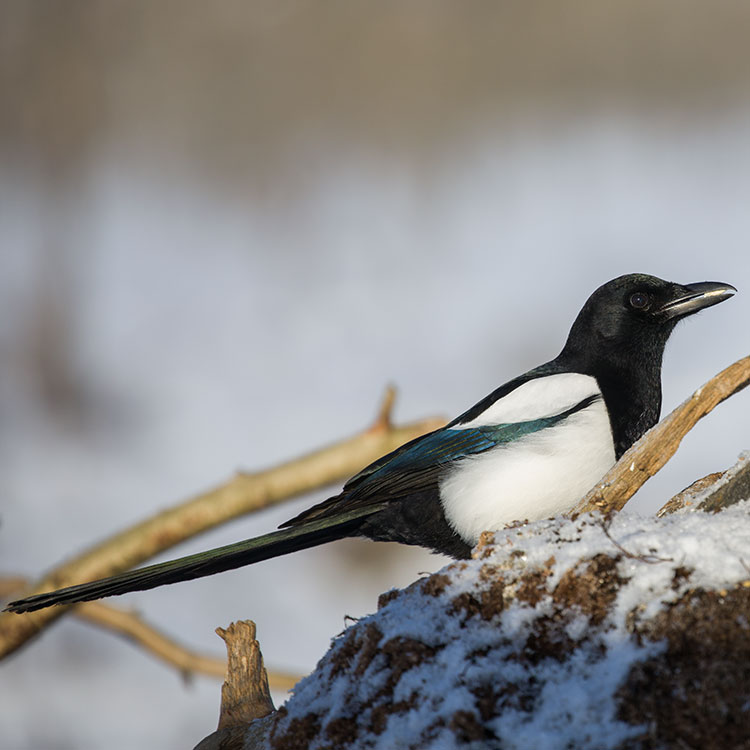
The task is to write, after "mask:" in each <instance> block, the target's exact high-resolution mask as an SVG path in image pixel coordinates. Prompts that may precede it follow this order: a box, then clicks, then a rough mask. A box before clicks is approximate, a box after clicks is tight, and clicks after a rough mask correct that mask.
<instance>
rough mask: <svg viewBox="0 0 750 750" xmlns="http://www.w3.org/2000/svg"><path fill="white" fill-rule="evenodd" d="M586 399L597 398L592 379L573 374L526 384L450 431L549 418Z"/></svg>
mask: <svg viewBox="0 0 750 750" xmlns="http://www.w3.org/2000/svg"><path fill="white" fill-rule="evenodd" d="M589 396H601V391H600V390H599V385H598V383H597V382H596V378H593V377H591V375H581V374H579V373H575V372H564V373H560V374H559V375H548V376H547V377H544V378H536V379H534V380H529V381H528V382H526V383H523V384H522V385H519V386H518V388H516V389H514V390H512V391H511V392H510V393H509V394H508V395H507V396H503V397H502V398H500V399H498V400H497V401H495V403H494V404H492V405H491V406H490V407H488V408H487V409H485V410H484V411H483V412H482V413H481V414H480V415H479V416H478V417H476V418H475V419H472V420H471V422H464V423H462V424H455V425H453V426H452V427H451V429H452V430H465V429H468V428H471V427H484V426H486V425H493V424H510V423H511V422H529V421H531V420H533V419H541V418H542V417H551V416H552V415H554V414H560V413H561V412H564V411H565V410H566V409H570V408H571V406H575V405H576V404H579V403H580V402H581V401H583V400H584V399H585V398H588V397H589Z"/></svg>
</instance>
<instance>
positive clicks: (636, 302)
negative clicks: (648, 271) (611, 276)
mask: <svg viewBox="0 0 750 750" xmlns="http://www.w3.org/2000/svg"><path fill="white" fill-rule="evenodd" d="M650 302H651V299H650V297H649V296H648V294H646V293H645V292H636V293H635V294H631V295H630V306H631V307H632V308H634V309H635V310H645V309H646V308H647V307H648V306H649V304H650Z"/></svg>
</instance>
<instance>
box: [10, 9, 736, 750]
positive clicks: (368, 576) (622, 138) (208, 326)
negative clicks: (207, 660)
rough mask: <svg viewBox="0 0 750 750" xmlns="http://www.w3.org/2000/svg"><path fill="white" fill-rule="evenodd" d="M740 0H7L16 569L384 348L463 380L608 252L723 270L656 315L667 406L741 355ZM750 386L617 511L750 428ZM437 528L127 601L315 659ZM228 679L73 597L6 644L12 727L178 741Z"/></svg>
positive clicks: (644, 263)
mask: <svg viewBox="0 0 750 750" xmlns="http://www.w3.org/2000/svg"><path fill="white" fill-rule="evenodd" d="M749 24H750V6H748V4H747V3H742V2H738V1H734V2H730V1H728V0H718V1H717V2H713V3H703V2H698V0H672V1H666V0H656V1H654V0H631V1H630V2H628V3H613V2H612V3H610V2H602V3H591V2H585V1H584V0H571V1H569V2H567V3H559V2H556V1H555V0H547V1H544V0H526V2H504V3H500V2H480V1H477V2H469V3H465V2H464V3H460V2H448V1H447V0H429V1H428V0H413V1H411V2H390V1H388V0H381V1H379V2H369V3H365V2H351V1H350V0H330V1H324V2H310V1H308V0H254V1H252V2H240V1H239V0H236V1H234V0H222V1H221V2H216V3H201V2H197V1H190V2H188V1H181V2H177V1H174V2H173V1H170V0H157V1H156V2H153V1H147V0H128V1H127V2H126V1H125V0H111V1H110V2H92V1H88V0H68V1H67V2H64V3H53V2H47V1H46V0H3V2H2V4H0V96H1V98H0V102H1V105H0V106H1V108H0V229H1V232H2V234H1V240H0V262H1V265H0V357H1V363H2V372H1V377H0V498H1V500H0V503H1V504H0V513H1V520H2V526H0V572H2V573H4V574H25V575H30V576H35V575H37V574H39V573H41V572H42V571H43V570H45V569H46V568H49V567H50V566H52V565H54V564H56V563H58V562H59V561H60V560H62V559H64V558H66V557H67V556H70V555H72V554H74V553H76V552H78V551H80V550H81V549H82V548H83V547H85V546H87V545H89V544H90V543H91V542H92V541H94V540H97V539H99V538H101V537H103V536H105V535H108V534H110V533H111V532H113V531H114V530H117V529H120V528H121V527H123V526H125V525H127V524H130V523H133V522H135V521H137V520H139V519H141V518H143V517H144V516H147V515H150V514H152V513H153V512H155V511H157V510H158V509H161V508H163V507H166V506H168V505H171V504H173V503H175V502H178V501H180V500H183V499H184V498H186V497H188V496H190V495H192V494H194V493H196V492H198V491H200V490H203V489H206V488H208V487H211V486H213V485H215V484H217V483H220V482H221V481H223V480H224V479H226V478H228V477H229V476H230V475H231V474H232V473H233V472H234V471H235V470H237V469H247V470H252V469H258V468H263V467H266V466H268V465H271V464H274V463H276V462H279V461H281V460H284V459H287V458H291V457H294V456H296V455H298V454H300V453H302V452H305V451H308V450H311V449H313V448H316V447H319V446H321V445H324V444H327V443H329V442H331V441H334V440H337V439H339V438H341V437H344V436H346V435H349V434H352V433H354V432H356V431H358V430H359V429H361V428H362V427H364V426H365V425H366V424H368V423H369V422H370V421H371V419H372V418H373V417H374V414H375V411H376V407H377V404H378V401H379V399H380V397H381V394H382V391H383V388H384V386H385V384H386V383H388V382H393V383H395V384H396V385H397V386H398V387H399V392H400V397H399V402H398V404H397V411H396V419H397V420H398V421H405V420H408V419H414V418H419V417H424V416H428V415H434V414H440V415H445V416H454V415H455V414H456V413H458V412H459V411H461V410H463V409H465V408H467V407H468V406H470V405H471V404H472V403H474V402H475V401H477V400H478V399H479V398H480V397H482V396H484V395H485V394H486V393H488V392H489V391H490V390H492V389H493V388H495V387H496V386H497V385H499V384H501V383H502V382H504V381H505V380H507V379H509V378H510V377H512V376H514V375H516V374H517V373H518V372H520V371H523V370H525V369H527V368H529V367H531V366H533V365H536V364H539V363H540V362H542V361H545V360H547V359H550V358H551V357H553V356H555V355H556V354H557V352H558V351H559V349H560V348H561V346H562V344H563V342H564V339H565V336H566V334H567V331H568V327H569V325H570V323H571V322H572V320H573V318H574V317H575V314H576V313H577V311H578V309H579V308H580V307H581V305H582V303H583V301H584V300H585V298H586V297H587V296H588V294H589V293H590V292H591V291H592V290H593V289H594V288H595V287H597V286H598V285H599V284H601V283H603V282H604V281H607V280H608V279H610V278H612V277H614V276H617V275H619V274H622V273H628V272H633V271H639V272H647V273H653V274H656V275H658V276H662V277H666V278H668V279H672V280H675V281H682V282H691V281H703V280H719V281H727V282H730V283H732V284H734V285H735V286H737V287H738V288H739V290H740V294H739V295H738V297H737V298H735V299H734V300H732V301H731V302H729V303H727V304H726V305H722V306H721V307H719V308H716V309H714V310H711V311H710V312H708V313H706V314H704V315H700V316H698V317H696V318H694V319H691V321H690V322H689V323H688V324H686V325H684V326H681V327H680V329H678V331H677V333H676V334H675V336H674V337H673V339H672V341H671V342H670V346H669V348H668V350H667V354H666V359H665V367H664V388H665V398H664V408H665V411H666V410H670V409H672V408H673V407H674V406H676V405H677V404H678V403H679V402H680V401H682V400H683V399H684V398H685V397H687V396H688V395H689V394H690V393H691V392H692V391H693V389H694V388H696V387H697V386H698V385H700V384H701V383H702V382H704V381H705V380H706V379H707V378H709V377H710V376H711V375H713V374H714V373H715V372H717V371H718V370H719V369H721V368H723V367H724V366H726V365H728V364H730V363H731V362H732V361H734V360H736V359H738V358H739V357H741V356H743V355H746V354H747V353H748V348H749V345H748V324H747V322H748V320H749V319H750V283H748V277H750V253H749V252H748V243H749V240H750V211H749V210H748V207H749V206H750V45H748V43H747V38H748V37H747V31H748V28H750V26H749ZM749 405H750V396H748V394H746V393H745V394H740V395H739V396H737V397H735V398H734V399H733V400H732V401H731V402H730V403H729V404H727V405H725V406H723V407H720V408H719V409H718V410H717V411H716V412H715V413H713V414H712V415H711V416H710V417H709V418H708V419H706V420H704V422H702V423H701V424H700V425H699V426H698V427H697V428H696V429H695V430H694V431H693V433H691V434H690V435H689V436H688V438H687V439H686V440H685V442H684V444H683V447H682V448H681V450H680V452H679V453H678V455H677V456H676V457H675V459H674V460H673V461H672V462H671V463H670V465H669V466H668V467H667V468H666V469H665V470H664V471H663V472H662V473H661V474H660V475H659V476H658V477H657V478H655V479H654V480H652V481H651V482H650V483H649V485H648V486H647V487H646V488H645V489H644V490H643V491H642V492H641V493H640V494H639V496H638V498H636V500H635V501H634V503H633V504H632V505H633V506H634V507H633V510H634V512H643V513H651V512H653V511H654V510H655V508H656V507H657V506H659V505H661V504H662V503H663V502H664V501H665V500H666V499H667V498H668V497H670V496H671V495H672V494H674V493H675V492H676V491H678V490H680V489H682V488H683V487H684V486H685V485H687V484H689V483H690V482H691V481H692V480H693V479H695V478H697V477H699V476H703V475H704V474H706V473H708V472H710V471H715V470H720V469H723V468H726V467H727V466H729V465H731V464H732V463H733V462H734V460H735V458H736V456H737V454H738V453H739V452H740V451H741V450H742V449H745V448H750V436H748V434H747V429H746V425H747V415H748V406H749ZM333 489H334V490H335V488H333ZM327 494H331V493H326V492H321V493H319V494H318V495H316V496H313V497H307V498H305V499H303V500H300V501H299V502H296V503H292V504H288V505H285V506H283V507H280V508H277V509H275V510H273V511H267V512H264V513H262V514H259V515H256V516H253V517H252V518H248V519H245V520H241V521H238V522H235V523H234V524H232V525H231V526H229V527H226V528H223V529H220V530H217V531H215V532H213V533H211V534H207V535H205V536H203V537H201V538H199V539H196V540H193V542H191V543H190V544H185V545H182V546H181V547H180V548H178V549H176V550H172V552H170V554H169V555H168V556H175V554H187V553H189V552H191V551H197V550H199V549H202V548H207V547H208V546H215V545H218V544H224V543H228V542H230V541H235V540H237V539H241V538H244V537H247V536H250V535H254V534H257V533H262V532H264V531H268V530H270V529H273V528H275V526H276V525H277V524H278V523H280V522H281V521H283V520H285V519H286V518H289V517H291V516H292V515H294V514H295V513H297V512H298V511H299V510H300V509H301V508H302V507H304V506H306V505H309V504H311V503H312V502H314V501H317V500H319V499H322V498H323V497H325V496H327ZM444 562H445V560H444V559H441V558H439V557H437V556H431V555H429V554H427V553H424V552H421V551H418V550H409V549H405V548H400V547H394V545H376V544H373V543H367V542H354V541H353V542H341V543H336V544H333V545H328V546H326V547H325V548H322V549H317V550H312V551H308V552H304V553H298V554H296V555H292V556H290V557H286V558H282V559H279V560H275V561H270V562H267V563H264V564H262V565H259V566H256V567H251V568H246V569H243V570H239V571H235V572H232V573H226V574H224V575H222V576H219V577H215V578H209V579H203V580H201V581H196V582H192V583H187V584H182V585H179V586H174V587H168V588H164V589H159V590H156V591H150V592H145V593H141V594H136V595H130V596H129V597H127V599H124V600H120V601H118V602H117V603H118V604H121V605H126V606H129V607H135V608H137V609H138V610H139V611H140V612H142V613H143V614H144V615H145V616H146V618H147V619H148V620H149V621H150V622H153V623H155V624H157V625H158V626H160V627H161V628H163V629H165V630H167V631H168V632H170V633H172V634H173V635H174V636H175V637H177V638H178V639H180V640H181V641H183V642H185V643H186V644H188V645H190V646H192V647H194V648H197V649H201V650H205V651H212V652H214V653H215V654H217V655H221V654H222V653H223V644H222V643H221V642H220V641H219V639H218V638H217V637H216V635H215V634H214V628H216V627H217V626H226V625H227V624H228V623H229V622H230V621H232V620H236V619H241V618H252V619H253V620H255V621H256V622H257V623H258V637H259V639H260V643H261V647H262V650H263V653H264V656H265V660H266V664H267V665H268V666H269V667H270V668H273V667H278V668H284V669H287V670H291V671H296V672H299V673H305V672H307V671H309V670H310V669H311V668H312V667H313V666H314V664H315V662H316V660H317V659H318V658H319V657H320V656H322V654H323V653H324V652H325V650H326V649H327V646H328V643H329V639H330V638H331V637H333V636H335V635H336V634H337V633H339V632H340V631H341V630H342V629H343V628H344V627H345V619H344V618H345V615H350V616H360V615H363V614H365V613H368V612H372V611H374V609H375V607H376V600H377V595H378V594H379V593H380V592H382V591H384V590H386V589H388V588H389V587H392V586H402V585H405V584H407V583H409V582H410V581H412V580H414V579H415V578H416V577H417V576H418V574H419V573H420V572H422V571H432V570H435V569H437V568H439V567H441V566H442V565H443V564H444ZM219 698H220V686H219V682H218V681H214V680H210V679H207V678H202V677H197V678H196V679H195V680H194V681H193V682H192V683H191V684H188V685H184V684H183V683H182V681H181V679H180V677H179V675H178V674H177V673H176V672H175V671H172V670H170V669H168V668H166V667H164V666H162V665H161V664H158V663H156V662H155V661H153V660H152V659H151V658H150V657H149V656H147V655H145V654H143V653H142V652H141V651H139V650H137V649H135V648H133V647H131V646H130V645H128V644H126V643H124V642H122V641H121V640H118V639H117V638H115V637H114V636H112V635H110V634H108V633H104V632H101V631H98V630H95V629H94V628H92V627H90V626H87V625H85V624H82V623H79V622H76V621H74V620H73V619H72V618H67V619H66V620H65V621H61V622H59V623H58V624H56V625H55V626H54V627H53V628H51V629H50V630H49V631H48V632H46V633H45V634H44V635H43V636H42V637H41V638H40V639H38V640H37V641H36V642H34V643H32V644H30V645H29V646H27V647H26V648H25V649H24V650H23V651H22V652H20V653H17V654H15V655H14V656H13V657H12V658H11V659H9V660H8V661H7V662H5V663H3V664H2V665H0V737H2V738H3V739H2V744H3V747H4V748H9V750H10V749H15V748H18V749H24V750H25V749H26V748H29V749H34V750H48V749H50V750H51V749H52V748H55V749H57V748H60V749H61V750H62V749H67V748H71V749H72V748H75V749H76V750H89V749H94V748H96V749H98V748H101V747H108V748H110V749H111V750H118V749H119V748H122V749H123V750H126V749H129V748H133V747H154V748H155V747H159V748H176V749H177V748H188V747H192V746H193V745H194V744H195V743H196V742H198V741H199V740H200V739H201V738H202V737H203V736H205V735H206V734H208V733H210V732H211V731H213V729H214V728H215V724H216V721H217V717H218V706H219ZM278 699H283V696H277V700H278Z"/></svg>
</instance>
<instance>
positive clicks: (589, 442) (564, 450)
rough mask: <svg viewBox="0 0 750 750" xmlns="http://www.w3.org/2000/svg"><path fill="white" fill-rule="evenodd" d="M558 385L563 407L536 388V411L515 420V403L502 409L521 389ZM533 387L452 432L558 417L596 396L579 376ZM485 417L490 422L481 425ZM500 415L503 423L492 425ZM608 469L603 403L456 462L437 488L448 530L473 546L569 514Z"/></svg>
mask: <svg viewBox="0 0 750 750" xmlns="http://www.w3.org/2000/svg"><path fill="white" fill-rule="evenodd" d="M558 378H566V379H568V387H567V388H565V389H563V390H564V391H565V393H566V395H567V398H566V399H564V400H563V399H562V394H561V392H560V390H558V389H557V388H553V389H551V390H550V391H548V394H549V397H547V398H546V400H545V396H544V393H545V392H544V389H543V387H537V389H536V392H537V393H538V394H539V395H540V397H541V398H540V400H543V401H544V405H542V404H540V405H539V406H538V408H536V409H528V408H527V409H526V410H525V411H524V412H523V416H521V415H520V412H519V411H517V409H518V408H520V404H521V401H520V400H517V401H506V400H507V399H510V398H511V396H513V395H514V394H517V393H518V392H519V391H521V390H522V389H524V388H526V386H534V385H535V384H536V383H537V382H539V381H541V382H542V383H543V382H544V381H551V380H557V379H558ZM539 381H532V382H530V383H525V384H524V385H522V386H520V387H519V388H517V389H516V390H515V391H513V392H512V393H510V394H508V396H506V397H505V398H504V399H501V401H502V402H506V404H505V406H504V407H500V408H498V409H495V408H494V407H495V404H493V406H491V407H490V408H489V409H488V410H487V411H485V412H484V413H483V414H481V415H480V416H479V418H478V419H477V420H474V421H473V422H471V423H469V424H464V425H460V427H463V428H466V427H473V426H478V425H484V424H498V423H502V422H509V421H526V420H529V419H534V418H537V419H538V418H539V417H541V416H550V415H551V414H559V413H560V412H562V411H565V410H566V409H568V408H570V407H571V406H574V405H575V404H576V403H580V401H582V400H583V399H584V398H587V397H588V396H591V395H594V394H595V393H599V389H598V387H596V381H595V380H594V378H589V377H588V376H585V375H571V376H568V375H553V376H550V377H549V378H540V379H539ZM589 381H591V382H593V385H594V387H595V388H596V390H594V389H593V388H592V387H591V382H589ZM571 384H572V385H574V386H577V385H580V386H581V388H580V390H578V392H577V393H576V399H575V400H574V401H573V402H572V403H571V400H570V396H571V394H572V393H573V391H574V390H576V389H575V388H571V387H570V385H571ZM540 386H541V383H540ZM584 386H587V388H584ZM534 390H535V389H534V388H526V392H525V393H524V394H523V396H524V400H525V401H526V404H527V406H528V404H529V402H528V400H526V399H525V397H526V396H528V395H530V394H531V393H533V392H534ZM520 395H521V394H519V396H520ZM506 407H507V408H506ZM490 413H492V415H493V419H492V420H488V419H487V418H488V416H489V415H490ZM500 414H502V415H504V416H501V417H500V418H496V415H500ZM511 414H512V415H515V419H514V420H510V419H508V418H507V416H505V415H511ZM485 420H487V421H485ZM458 427H459V426H458V425H456V426H454V427H453V428H452V429H457V428H458ZM614 463H615V452H614V442H613V439H612V429H611V427H610V422H609V415H608V413H607V409H606V407H605V405H604V401H603V400H602V399H598V400H597V401H595V402H594V403H593V404H591V405H590V406H588V407H586V408H585V409H582V410H581V411H579V412H576V413H575V414H572V415H571V416H570V417H568V418H566V419H565V420H563V421H562V422H560V423H558V424H557V425H555V426H553V427H548V428H546V429H544V430H541V431H539V432H537V433H533V434H531V435H527V436H525V437H523V438H521V439H520V440H517V441H515V442H513V443H509V444H506V445H502V446H498V447H497V448H492V449H490V450H488V451H486V452H485V453H481V454H478V455H476V456H469V457H466V458H463V459H461V460H459V461H456V462H455V464H454V466H453V467H452V468H451V469H450V471H449V472H448V473H447V474H446V476H445V478H444V479H443V480H442V481H441V483H440V499H441V500H442V504H443V508H444V511H445V515H446V518H447V519H448V523H450V525H451V526H452V527H453V528H454V529H455V530H456V531H457V532H458V534H459V535H460V536H461V538H462V539H463V540H464V541H466V542H467V543H468V544H471V545H474V544H476V543H477V542H478V541H479V535H480V534H481V533H482V532H483V531H485V530H494V529H501V528H503V526H505V525H506V524H508V523H511V522H513V521H521V520H524V519H528V520H530V521H534V520H537V519H541V518H549V517H550V516H554V515H556V514H558V513H564V512H566V511H569V510H571V509H572V508H573V507H574V506H575V504H576V503H577V502H578V500H580V498H582V497H583V496H584V495H585V494H586V492H588V490H590V489H591V488H592V487H593V486H594V485H595V484H596V483H597V482H598V481H599V480H600V479H601V478H602V477H603V476H604V474H606V473H607V471H608V470H609V469H610V468H611V467H612V466H613V465H614Z"/></svg>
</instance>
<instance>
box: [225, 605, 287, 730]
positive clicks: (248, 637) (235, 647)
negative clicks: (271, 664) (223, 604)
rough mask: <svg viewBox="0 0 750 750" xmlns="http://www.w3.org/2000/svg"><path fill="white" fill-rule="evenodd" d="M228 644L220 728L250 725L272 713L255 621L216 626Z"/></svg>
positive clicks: (271, 703) (271, 702) (272, 707)
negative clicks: (256, 638) (222, 626)
mask: <svg viewBox="0 0 750 750" xmlns="http://www.w3.org/2000/svg"><path fill="white" fill-rule="evenodd" d="M216 632H217V633H218V635H219V637H220V638H222V639H223V640H224V642H225V643H226V644H227V676H226V680H225V681H224V684H223V685H222V686H221V714H220V716H219V726H218V729H226V728H227V727H234V726H238V725H245V724H249V723H250V722H251V721H252V720H253V719H261V718H263V717H264V716H268V714H270V713H271V712H273V711H274V710H275V709H274V706H273V701H272V700H271V693H270V692H269V690H268V678H267V677H266V670H265V668H264V666H263V655H262V654H261V653H260V646H259V645H258V641H256V640H255V623H254V622H253V621H252V620H240V621H239V622H233V623H232V624H231V625H230V626H229V627H228V628H227V629H226V630H224V628H216Z"/></svg>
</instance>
